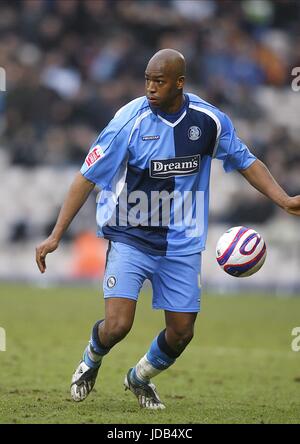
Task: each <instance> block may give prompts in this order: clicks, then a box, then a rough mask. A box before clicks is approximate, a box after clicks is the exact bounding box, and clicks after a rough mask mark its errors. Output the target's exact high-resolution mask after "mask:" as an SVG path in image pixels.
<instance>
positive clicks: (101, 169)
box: [80, 117, 130, 189]
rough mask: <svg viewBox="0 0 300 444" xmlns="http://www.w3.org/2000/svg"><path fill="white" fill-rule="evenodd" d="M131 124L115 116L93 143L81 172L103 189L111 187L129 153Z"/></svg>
mask: <svg viewBox="0 0 300 444" xmlns="http://www.w3.org/2000/svg"><path fill="white" fill-rule="evenodd" d="M129 131H130V128H129V124H128V123H127V124H126V123H124V122H121V121H120V119H119V118H117V117H115V118H113V119H112V120H111V121H110V123H109V124H108V125H107V127H106V128H105V129H104V130H103V131H102V132H101V133H100V135H99V137H98V138H97V140H96V141H95V142H94V143H93V145H92V147H91V148H90V150H89V153H88V155H87V156H86V158H85V161H84V163H83V165H82V167H81V170H80V172H81V174H82V175H83V176H84V177H85V178H86V179H88V180H90V181H91V182H93V183H95V184H96V185H98V186H99V187H100V188H102V189H109V188H110V185H111V183H112V181H113V178H114V177H115V176H116V174H117V173H118V170H119V169H120V167H121V165H122V164H123V163H124V162H126V160H127V155H128V140H129Z"/></svg>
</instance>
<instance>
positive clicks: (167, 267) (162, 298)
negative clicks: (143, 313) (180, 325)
mask: <svg viewBox="0 0 300 444" xmlns="http://www.w3.org/2000/svg"><path fill="white" fill-rule="evenodd" d="M200 275H201V253H196V254H191V255H188V256H170V257H164V258H162V260H161V263H160V266H159V267H158V269H157V271H156V272H155V274H154V276H153V279H152V285H153V308H157V309H163V310H166V311H170V312H180V313H197V312H198V311H200V299H201V285H200Z"/></svg>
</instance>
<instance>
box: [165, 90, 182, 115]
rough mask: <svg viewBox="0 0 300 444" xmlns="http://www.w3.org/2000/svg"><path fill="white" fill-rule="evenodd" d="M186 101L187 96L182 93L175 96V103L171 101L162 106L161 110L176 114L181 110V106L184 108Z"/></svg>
mask: <svg viewBox="0 0 300 444" xmlns="http://www.w3.org/2000/svg"><path fill="white" fill-rule="evenodd" d="M184 102H185V97H184V95H183V94H180V96H178V97H176V98H175V100H174V102H173V103H170V104H169V105H167V106H165V107H161V108H160V110H161V111H163V112H164V113H166V114H176V113H177V112H178V111H179V110H180V108H182V106H183V104H184Z"/></svg>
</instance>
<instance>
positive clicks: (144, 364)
mask: <svg viewBox="0 0 300 444" xmlns="http://www.w3.org/2000/svg"><path fill="white" fill-rule="evenodd" d="M162 371H163V370H158V369H157V368H155V367H153V365H152V364H151V363H150V362H149V361H148V359H147V355H145V356H143V357H142V358H141V359H140V360H139V362H138V363H137V364H136V366H135V372H136V375H137V377H138V378H139V379H141V380H142V381H145V382H149V380H150V379H151V378H153V377H154V376H156V375H158V374H159V373H161V372H162Z"/></svg>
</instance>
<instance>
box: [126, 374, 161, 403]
mask: <svg viewBox="0 0 300 444" xmlns="http://www.w3.org/2000/svg"><path fill="white" fill-rule="evenodd" d="M132 370H133V369H132V368H131V369H129V371H128V373H127V375H126V376H125V380H124V386H125V390H130V391H131V392H132V393H133V394H134V395H135V396H136V397H137V400H138V403H139V405H140V407H141V408H144V409H149V410H162V409H165V408H166V407H165V405H164V404H163V403H162V402H161V400H160V398H159V396H158V393H157V391H156V387H155V385H154V384H152V383H151V382H149V383H147V382H142V381H141V380H140V379H137V378H136V376H135V375H134V372H133V371H132Z"/></svg>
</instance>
